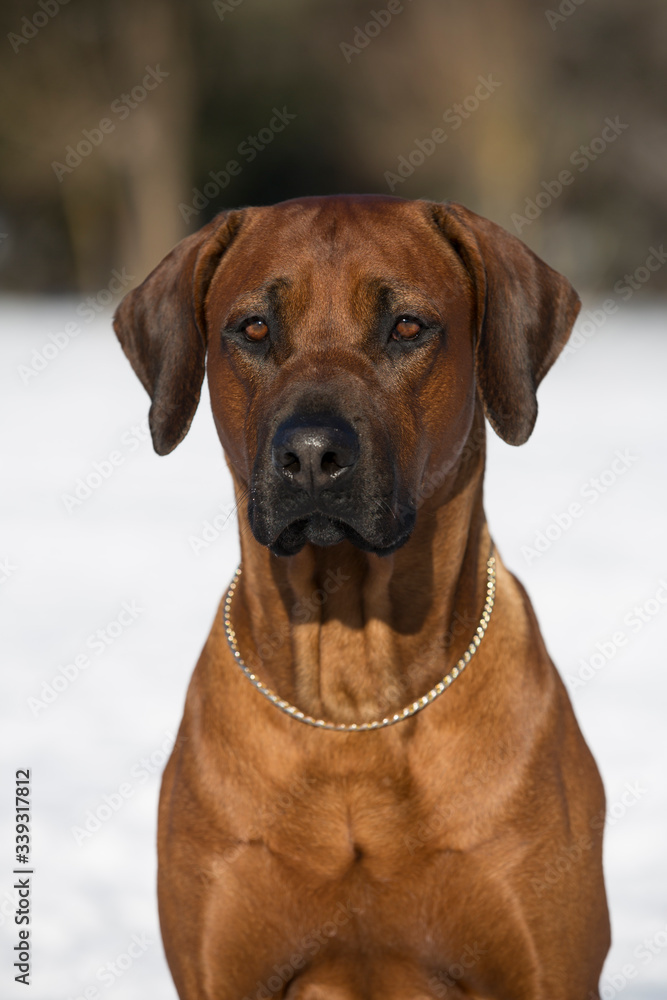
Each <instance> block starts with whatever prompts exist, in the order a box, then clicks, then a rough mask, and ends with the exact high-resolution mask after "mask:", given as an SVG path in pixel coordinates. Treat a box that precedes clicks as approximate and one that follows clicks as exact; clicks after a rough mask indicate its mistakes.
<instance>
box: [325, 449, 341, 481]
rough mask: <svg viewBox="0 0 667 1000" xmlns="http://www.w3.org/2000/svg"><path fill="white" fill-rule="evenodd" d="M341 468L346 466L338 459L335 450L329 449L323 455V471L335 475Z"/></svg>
mask: <svg viewBox="0 0 667 1000" xmlns="http://www.w3.org/2000/svg"><path fill="white" fill-rule="evenodd" d="M341 468H344V466H341V464H340V462H339V461H337V456H336V453H335V452H334V451H327V452H325V454H324V455H322V472H326V474H327V475H328V476H334V475H335V474H336V473H337V472H339V471H340V469H341Z"/></svg>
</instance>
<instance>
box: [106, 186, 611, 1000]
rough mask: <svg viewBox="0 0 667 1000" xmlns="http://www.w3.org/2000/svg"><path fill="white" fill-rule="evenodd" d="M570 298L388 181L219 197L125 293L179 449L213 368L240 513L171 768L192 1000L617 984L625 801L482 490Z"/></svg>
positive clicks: (177, 903)
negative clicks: (228, 571)
mask: <svg viewBox="0 0 667 1000" xmlns="http://www.w3.org/2000/svg"><path fill="white" fill-rule="evenodd" d="M578 309H579V300H578V298H577V295H576V294H575V292H574V291H573V289H572V288H571V286H570V285H569V283H568V282H567V281H566V280H565V279H564V278H562V277H561V276H560V275H558V274H556V273H555V272H554V271H552V270H551V269H550V268H549V267H547V266H546V264H544V263H542V261H540V260H539V259H538V258H537V257H535V256H534V255H533V254H532V253H531V252H530V251H529V250H528V249H527V247H526V246H524V244H522V243H521V242H520V241H519V240H517V239H515V238H514V237H512V236H510V235H508V234H507V233H506V232H505V231H504V230H502V229H501V228H500V227H498V226H496V225H494V224H492V223H490V222H488V221H486V220H484V219H482V218H480V217H479V216H477V215H475V214H474V213H472V212H470V211H468V210H466V209H464V208H462V207H461V206H459V205H455V204H445V205H438V204H432V203H427V202H410V201H403V200H401V199H397V198H385V197H370V196H368V197H330V198H304V199H300V200H297V201H291V202H285V203H283V204H280V205H276V206H272V207H266V208H247V209H243V210H241V211H232V212H227V213H223V214H222V215H219V216H218V217H217V218H216V219H214V220H213V222H211V223H209V224H208V225H207V226H205V227H204V228H203V229H202V230H201V231H200V232H198V233H196V234H195V235H194V236H191V237H189V238H188V239H186V240H184V241H183V242H182V243H181V244H179V246H177V247H176V248H175V249H174V250H173V251H172V252H171V253H170V254H169V255H168V256H167V257H166V258H165V260H164V261H162V263H161V264H160V265H159V266H158V267H157V268H156V269H155V271H153V273H152V274H151V275H150V276H149V277H148V278H147V279H146V281H145V282H144V283H143V285H141V286H140V287H139V288H137V289H136V290H135V291H133V292H131V293H130V294H129V295H128V296H126V298H125V299H124V301H123V302H122V304H121V306H120V308H119V310H118V312H117V315H116V318H115V329H116V332H117V334H118V337H119V338H120V341H121V343H122V346H123V349H124V351H125V353H126V354H127V356H128V358H129V360H130V362H131V363H132V366H133V367H134V369H135V371H136V373H137V374H138V376H139V378H140V379H141V381H142V382H143V384H144V386H145V388H146V389H147V390H148V392H149V394H150V396H151V398H152V406H151V410H150V426H151V432H152V436H153V442H154V445H155V449H156V451H158V452H159V453H160V454H166V453H168V452H170V451H171V450H172V448H174V447H175V446H176V445H177V444H178V443H179V441H180V440H181V439H182V438H183V436H184V435H185V433H186V432H187V430H188V427H189V425H190V422H191V420H192V417H193V414H194V412H195V409H196V406H197V402H198V399H199V394H200V389H201V385H202V380H203V378H204V370H205V358H206V356H207V355H208V379H209V386H210V393H211V402H212V408H213V415H214V419H215V423H216V426H217V429H218V433H219V435H220V440H221V442H222V446H223V448H224V451H225V454H226V457H227V461H228V464H229V467H230V469H231V472H232V476H233V479H234V484H235V489H236V493H237V499H238V506H239V512H240V515H241V550H242V567H243V574H242V575H241V576H240V578H239V580H238V584H237V586H236V588H235V590H234V596H233V601H231V606H230V611H229V614H230V622H231V625H233V630H232V627H231V625H230V629H229V635H228V634H227V632H226V630H225V620H224V607H223V608H221V610H220V613H219V614H218V616H217V618H216V620H215V623H214V625H213V629H212V631H211V634H210V636H209V639H208V641H207V643H206V646H205V648H204V651H203V653H202V655H201V658H200V660H199V663H198V665H197V668H196V670H195V673H194V676H193V679H192V683H191V685H190V689H189V692H188V696H187V702H186V706H185V715H184V719H183V723H182V726H181V729H180V737H181V738H180V739H179V741H178V743H177V747H176V749H175V751H174V753H173V755H172V757H171V760H170V761H169V764H168V766H167V769H166V771H165V775H164V780H163V784H162V795H161V803H160V831H159V902H160V918H161V925H162V932H163V937H164V943H165V949H166V953H167V957H168V960H169V964H170V967H171V971H172V974H173V977H174V980H175V982H176V986H177V989H178V993H179V996H180V997H181V998H183V1000H243V998H246V1000H260V998H267V997H272V996H273V997H285V998H289V1000H297V998H298V1000H425V998H428V997H443V996H446V997H448V998H449V997H451V998H456V997H459V998H462V997H475V998H480V1000H481V998H485V1000H491V998H494V1000H501V998H502V1000H528V998H530V1000H538V998H540V1000H589V998H595V997H597V996H598V986H597V984H598V978H599V975H600V971H601V967H602V963H603V961H604V958H605V955H606V953H607V949H608V946H609V923H608V915H607V906H606V900H605V891H604V885H603V879H602V867H601V838H600V826H601V823H600V816H603V815H604V795H603V790H602V786H601V782H600V778H599V775H598V772H597V769H596V766H595V763H594V761H593V759H592V757H591V754H590V752H589V751H588V749H587V747H586V744H585V743H584V740H583V738H582V736H581V733H580V731H579V728H578V726H577V723H576V721H575V718H574V714H573V712H572V708H571V706H570V702H569V700H568V697H567V694H566V692H565V689H564V687H563V684H562V683H561V681H560V679H559V676H558V674H557V673H556V670H555V669H554V667H553V665H552V663H551V661H550V659H549V656H548V653H547V651H546V649H545V647H544V643H543V641H542V638H541V636H540V632H539V628H538V624H537V621H536V619H535V615H534V613H533V610H532V608H531V605H530V602H529V600H528V597H527V596H526V593H525V591H524V590H523V588H522V587H521V585H520V584H519V583H518V581H517V580H516V579H515V578H514V577H513V576H512V575H511V574H510V573H509V572H508V571H507V570H506V569H505V568H504V567H503V565H502V563H501V562H500V561H497V563H496V567H495V569H496V577H497V584H496V589H495V590H494V587H493V562H491V563H490V564H489V566H488V567H487V560H488V558H489V555H490V551H491V543H490V538H489V533H488V529H487V525H486V521H485V516H484V509H483V504H482V479H483V472H484V414H486V416H487V418H488V420H489V422H490V423H491V425H492V426H493V428H494V430H495V431H496V432H497V433H498V434H499V435H500V436H501V437H502V438H503V439H504V440H505V441H508V442H510V443H511V444H521V443H523V442H524V441H525V440H526V439H527V438H528V437H529V435H530V433H531V431H532V428H533V424H534V422H535V418H536V414H537V403H536V399H535V390H536V387H537V386H538V384H539V382H540V381H541V379H542V378H543V376H544V375H545V374H546V372H547V371H548V369H549V367H550V366H551V364H552V363H553V361H554V360H555V359H556V357H557V355H558V353H559V351H560V350H561V348H562V347H563V345H564V344H565V342H566V340H567V337H568V335H569V332H570V329H571V327H572V323H573V321H574V318H575V316H576V314H577V312H578ZM246 528H249V530H246ZM487 576H488V582H487ZM230 597H231V595H230ZM494 597H495V603H494ZM485 601H486V605H485ZM483 609H485V610H484V612H483ZM487 625H488V628H487ZM474 636H476V638H475V639H474V640H473V637H474ZM230 642H231V645H230ZM235 642H236V644H237V645H236V648H237V652H238V654H240V658H241V661H242V662H245V664H247V665H248V666H247V667H246V671H247V672H249V673H250V672H252V678H254V683H255V685H260V686H261V685H266V686H267V687H269V688H271V689H272V690H273V691H275V692H277V696H276V695H274V696H273V697H274V701H275V699H276V697H278V698H279V699H280V701H281V703H280V704H275V703H274V704H272V703H271V701H270V700H269V697H268V696H265V695H267V692H266V689H265V690H264V693H262V691H261V690H257V687H256V686H253V682H252V678H251V679H250V680H249V679H248V677H247V676H245V675H244V673H243V671H242V669H241V668H240V664H239V662H237V659H238V657H236V656H235V654H234V652H233V646H234V643H235ZM468 649H469V650H470V651H471V652H474V653H475V655H474V657H473V658H472V659H471V660H470V666H469V667H468V668H467V669H466V670H465V672H464V673H460V668H456V667H455V665H456V664H457V661H459V660H460V659H461V658H462V657H463V659H462V661H461V666H462V665H463V664H464V663H465V662H466V661H467V659H470V652H468V653H467V654H466V653H465V651H466V650H468ZM464 654H465V656H464ZM446 673H449V680H447V681H446V682H444V683H442V684H440V686H439V687H438V686H437V685H438V682H440V681H441V680H442V678H443V676H444V675H445V674H446ZM459 674H460V676H457V675H459ZM434 686H436V687H435V690H431V689H433V688H434ZM429 691H431V693H430V695H428V697H427V698H424V701H419V699H421V698H422V696H425V695H426V693H427V692H429ZM440 692H443V693H442V696H439V695H440ZM283 699H284V701H283ZM413 703H414V704H413ZM425 703H426V707H424V708H423V711H422V710H421V709H422V707H423V705H424V704H425ZM289 706H292V707H291V708H290V707H289ZM406 706H412V707H408V709H407V711H405V712H404V711H403V710H404V708H405V707H406ZM417 709H420V710H419V711H417ZM290 712H291V717H290ZM303 716H309V717H312V718H310V722H311V724H310V725H308V724H305V723H306V722H307V721H308V720H307V719H304V718H303ZM396 719H399V721H396ZM315 720H322V721H323V722H324V723H327V724H329V725H330V726H333V727H334V731H332V730H331V728H325V727H324V726H323V725H320V726H319V728H318V726H317V725H312V723H314V722H315ZM383 720H384V722H383ZM373 722H374V723H376V725H374V726H372V725H370V723H373ZM364 723H365V724H366V725H365V726H363V728H362V731H359V728H357V731H354V729H351V728H350V727H354V726H355V725H356V726H357V727H360V726H361V725H362V724H364ZM388 723H390V724H388ZM336 726H339V727H340V728H339V730H338V731H335V727H336Z"/></svg>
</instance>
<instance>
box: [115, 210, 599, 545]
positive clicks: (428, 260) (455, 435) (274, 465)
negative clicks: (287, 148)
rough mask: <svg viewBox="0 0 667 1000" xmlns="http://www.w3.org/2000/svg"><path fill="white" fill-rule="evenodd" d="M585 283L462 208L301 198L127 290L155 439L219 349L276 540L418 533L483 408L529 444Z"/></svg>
mask: <svg viewBox="0 0 667 1000" xmlns="http://www.w3.org/2000/svg"><path fill="white" fill-rule="evenodd" d="M578 310H579V299H578V297H577V295H576V293H575V292H574V290H573V289H572V287H571V285H570V284H569V282H568V281H566V279H565V278H563V277H561V275H559V274H557V273H556V272H555V271H552V270H551V268H549V267H548V266H547V265H546V264H544V263H543V262H542V261H541V260H539V258H537V257H536V256H535V255H534V254H533V253H531V251H530V250H529V249H528V248H527V247H526V246H525V245H524V244H523V243H521V242H520V241H519V240H518V239H516V238H515V237H513V236H510V235H509V234H508V233H506V232H505V231H504V230H503V229H501V228H500V227H499V226H497V225H494V224H493V223H491V222H488V221H487V220H485V219H482V218H480V217H479V216H477V215H475V214H474V213H473V212H470V211H468V210H467V209H465V208H463V207H462V206H460V205H455V204H444V205H438V204H433V203H429V202H411V201H403V200H401V199H399V198H389V197H380V196H358V197H356V196H355V197H352V196H349V197H346V196H339V197H327V198H303V199H299V200H296V201H288V202H283V203H282V204H280V205H275V206H269V207H265V208H246V209H243V210H240V211H232V212H226V213H223V214H222V215H219V216H218V217H217V218H216V219H214V220H213V221H212V222H210V223H209V224H208V225H207V226H205V227H204V228H203V229H201V230H200V231H199V232H198V233H195V234H194V235H193V236H190V237H188V238H187V239H185V240H183V241H182V243H180V244H179V245H178V246H177V247H176V248H175V249H174V250H172V252H171V253H170V254H169V255H168V256H167V257H165V259H164V260H163V261H162V263H161V264H159V265H158V267H157V268H156V269H155V270H154V271H153V272H152V274H150V275H149V277H148V278H147V279H146V280H145V281H144V283H143V284H142V285H140V286H139V288H137V289H135V290H134V291H132V292H130V293H129V294H128V295H127V296H126V297H125V298H124V299H123V301H122V303H121V304H120V306H119V308H118V310H117V313H116V316H115V320H114V328H115V330H116V333H117V334H118V337H119V340H120V342H121V344H122V346H123V350H124V351H125V353H126V355H127V357H128V358H129V360H130V362H131V363H132V366H133V368H134V370H135V371H136V373H137V375H138V376H139V378H140V379H141V381H142V383H143V385H144V387H145V388H146V390H147V391H148V393H149V394H150V396H151V399H152V406H151V410H150V427H151V433H152V436H153V444H154V446H155V450H156V451H157V452H158V453H159V454H161V455H164V454H167V453H168V452H170V451H171V450H172V449H173V448H175V447H176V445H177V444H178V443H179V441H181V440H182V438H183V437H184V435H185V434H186V432H187V430H188V428H189V426H190V423H191V421H192V418H193V416H194V412H195V409H196V407H197V403H198V401H199V394H200V391H201V385H202V381H203V378H204V371H205V368H206V358H208V365H207V367H208V379H209V386H210V393H211V403H212V408H213V415H214V419H215V423H216V426H217V429H218V433H219V435H220V440H221V442H222V445H223V447H224V449H225V452H226V454H227V457H228V460H229V462H230V463H231V465H232V468H233V469H234V472H235V474H236V476H237V478H238V480H239V481H240V482H241V483H243V484H244V485H246V486H247V487H248V488H249V489H248V496H249V501H248V511H247V513H248V518H249V520H250V525H251V528H252V531H253V534H254V535H255V537H256V539H257V540H258V541H259V542H261V543H262V544H264V545H266V546H268V547H269V548H270V549H271V551H273V552H274V553H276V554H278V555H291V554H293V553H295V552H297V551H299V549H300V548H301V547H302V546H303V545H304V544H305V543H306V542H311V543H313V544H315V545H333V544H335V543H337V542H339V541H341V540H343V539H348V540H349V541H351V542H352V543H353V544H355V545H356V546H358V547H360V548H362V549H366V550H369V551H372V552H376V553H379V554H386V553H389V552H392V551H393V550H395V549H397V548H398V547H399V546H400V545H402V544H403V543H404V542H405V541H406V540H407V539H408V538H409V536H410V533H411V531H412V529H413V527H414V523H415V519H416V511H417V507H418V497H419V493H420V489H421V488H422V484H423V483H424V481H426V482H429V481H432V482H437V483H442V482H443V479H446V477H447V474H448V472H449V471H450V470H453V469H454V467H455V466H456V464H457V461H458V459H459V457H460V455H461V453H462V452H463V449H464V447H465V444H466V440H467V437H468V435H469V433H470V428H471V425H472V421H473V415H474V411H475V407H476V406H478V405H482V406H483V407H484V411H485V413H486V416H487V418H488V419H489V421H490V423H491V424H492V426H493V427H494V429H495V430H496V432H497V433H498V434H499V435H500V436H501V437H502V438H503V439H504V440H505V441H508V442H509V443H511V444H522V443H523V442H524V441H525V440H526V439H527V438H528V437H529V435H530V433H531V431H532V429H533V425H534V423H535V418H536V415H537V401H536V398H535V391H536V388H537V386H538V384H539V382H540V381H541V379H542V378H543V376H544V375H545V374H546V372H547V371H548V369H549V368H550V366H551V364H552V363H553V361H554V360H555V359H556V357H557V355H558V353H559V352H560V350H561V348H562V347H563V345H564V344H565V342H566V340H567V337H568V336H569V333H570V330H571V327H572V324H573V322H574V319H575V317H576V315H577V312H578Z"/></svg>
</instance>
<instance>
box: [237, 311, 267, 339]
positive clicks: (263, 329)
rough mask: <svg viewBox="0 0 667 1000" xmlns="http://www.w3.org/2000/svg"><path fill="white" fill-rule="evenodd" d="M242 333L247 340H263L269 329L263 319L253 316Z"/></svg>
mask: <svg viewBox="0 0 667 1000" xmlns="http://www.w3.org/2000/svg"><path fill="white" fill-rule="evenodd" d="M243 332H244V333H245V335H246V337H248V339H249V340H264V338H265V337H266V335H267V333H268V332H269V328H268V326H267V325H266V323H265V322H264V320H263V319H259V317H257V316H254V317H253V318H252V319H250V320H248V322H247V323H246V324H245V326H244V327H243Z"/></svg>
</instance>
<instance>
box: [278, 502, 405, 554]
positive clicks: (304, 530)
mask: <svg viewBox="0 0 667 1000" xmlns="http://www.w3.org/2000/svg"><path fill="white" fill-rule="evenodd" d="M413 527H414V520H413V521H412V523H410V524H409V525H406V526H405V527H404V528H403V529H402V530H400V531H399V532H397V533H396V534H395V535H394V536H393V537H390V538H382V539H376V538H373V537H372V536H371V533H370V532H369V534H368V535H366V534H363V533H361V532H360V531H357V530H356V529H355V528H353V527H352V526H351V525H350V524H347V523H346V522H345V521H341V520H339V519H338V518H334V517H327V516H326V515H325V514H319V513H314V514H311V515H310V516H309V517H305V518H299V519H298V520H295V521H292V522H291V523H290V524H288V525H287V526H286V527H285V528H283V530H282V531H281V532H280V534H279V535H278V537H277V538H276V539H275V540H274V541H272V542H269V543H268V548H269V550H270V551H271V552H273V554H274V555H276V556H293V555H296V553H297V552H300V551H301V549H302V548H303V547H304V545H305V544H306V542H310V543H311V544H312V545H318V546H320V547H321V548H328V547H329V546H331V545H338V543H339V542H343V541H348V542H350V543H351V544H352V545H354V546H356V548H358V549H362V550H363V551H364V552H373V553H375V555H380V556H385V555H391V553H392V552H395V551H396V550H397V549H399V548H400V547H401V546H402V545H405V543H406V542H407V540H408V538H409V537H410V535H411V534H412V528H413ZM258 540H259V539H258Z"/></svg>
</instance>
